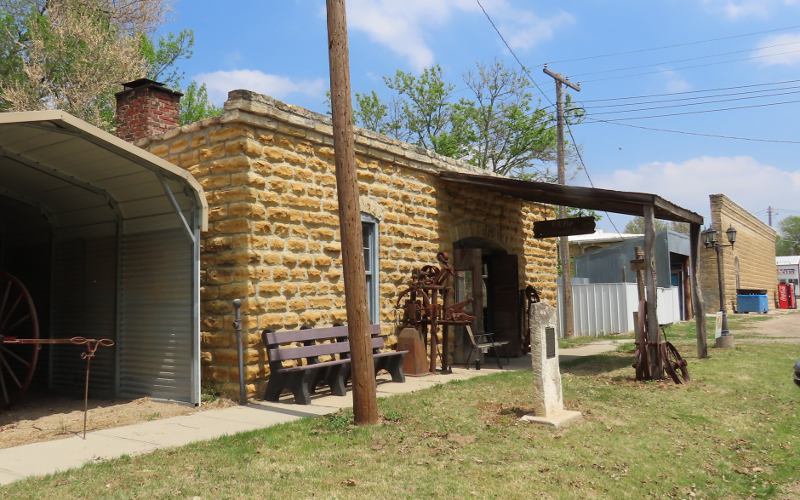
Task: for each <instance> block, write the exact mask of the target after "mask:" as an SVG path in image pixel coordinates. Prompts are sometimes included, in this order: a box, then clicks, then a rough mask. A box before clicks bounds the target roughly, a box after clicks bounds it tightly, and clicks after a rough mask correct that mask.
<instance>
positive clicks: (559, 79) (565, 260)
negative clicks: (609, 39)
mask: <svg viewBox="0 0 800 500" xmlns="http://www.w3.org/2000/svg"><path fill="white" fill-rule="evenodd" d="M544 72H545V74H546V75H548V76H550V77H551V78H552V79H553V80H554V81H555V82H556V117H557V124H556V135H557V138H556V140H557V141H558V142H557V145H558V148H557V154H558V183H559V184H561V185H565V184H566V183H567V173H566V166H565V158H564V156H565V153H564V99H563V95H562V88H561V86H562V85H566V86H567V87H569V88H571V89H573V90H575V91H576V92H580V91H581V86H580V84H577V83H572V82H570V81H569V79H567V78H566V77H565V76H563V75H561V74H559V73H556V72H554V71H550V70H549V69H548V68H547V66H545V67H544ZM566 216H567V209H566V207H559V208H558V217H559V218H560V219H563V218H565V217H566ZM558 255H559V260H560V261H561V281H562V282H563V287H564V311H563V312H562V324H563V325H564V336H565V337H572V336H573V335H574V334H575V326H574V324H573V323H574V321H573V317H572V269H571V268H570V263H569V238H568V237H567V236H562V237H561V238H560V239H559V242H558Z"/></svg>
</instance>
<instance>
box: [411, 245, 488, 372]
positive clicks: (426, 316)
mask: <svg viewBox="0 0 800 500" xmlns="http://www.w3.org/2000/svg"><path fill="white" fill-rule="evenodd" d="M436 260H438V261H439V265H438V266H433V265H426V266H423V267H422V268H420V269H418V270H417V269H415V270H413V271H412V273H411V280H410V281H409V284H408V288H406V289H405V290H403V291H402V292H400V294H399V295H398V297H397V302H396V307H397V309H401V310H402V311H403V315H402V320H401V323H402V326H404V327H412V328H416V329H417V330H418V331H419V332H420V333H421V334H422V336H423V337H428V338H429V339H430V371H431V372H435V371H436V357H437V356H438V355H439V354H438V346H437V344H438V338H437V332H438V328H439V326H440V325H441V326H443V327H444V331H443V336H442V337H443V344H444V346H445V347H444V348H443V349H442V351H443V352H442V354H441V365H442V371H443V372H446V373H447V372H450V366H449V361H448V359H447V353H446V352H445V351H446V346H447V342H448V336H449V333H448V330H449V329H448V326H450V325H468V324H471V323H472V322H473V321H474V320H475V316H474V315H472V314H470V313H468V312H466V310H465V309H466V308H467V306H469V305H471V304H472V299H469V300H465V301H462V302H457V303H452V298H453V295H454V293H453V287H452V284H451V283H452V278H453V276H454V275H455V272H454V270H453V267H452V266H451V265H450V262H449V258H448V255H447V253H446V252H439V253H438V254H436Z"/></svg>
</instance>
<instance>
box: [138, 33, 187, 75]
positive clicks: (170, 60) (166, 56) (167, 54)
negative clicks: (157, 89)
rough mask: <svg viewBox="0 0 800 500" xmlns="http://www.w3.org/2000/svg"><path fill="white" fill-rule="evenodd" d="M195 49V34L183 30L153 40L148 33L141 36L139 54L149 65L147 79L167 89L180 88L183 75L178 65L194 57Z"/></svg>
mask: <svg viewBox="0 0 800 500" xmlns="http://www.w3.org/2000/svg"><path fill="white" fill-rule="evenodd" d="M193 49H194V32H193V31H192V30H181V31H180V32H179V33H177V34H175V33H167V34H166V35H164V36H160V37H159V38H158V42H157V43H155V42H154V41H153V38H151V37H150V36H148V35H147V34H146V33H141V34H140V35H139V53H140V54H141V55H142V57H143V58H144V60H145V63H146V64H147V73H146V76H147V78H149V79H151V80H155V81H158V82H161V83H163V84H164V85H166V86H167V87H171V88H180V87H181V80H183V73H182V72H181V71H180V70H179V69H178V67H177V65H176V63H177V62H178V61H179V60H180V59H189V58H190V57H192V54H193Z"/></svg>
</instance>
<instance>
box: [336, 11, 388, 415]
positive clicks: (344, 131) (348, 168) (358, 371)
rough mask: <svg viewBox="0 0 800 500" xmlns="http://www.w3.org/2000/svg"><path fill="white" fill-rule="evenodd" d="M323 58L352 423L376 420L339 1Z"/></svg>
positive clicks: (347, 61)
mask: <svg viewBox="0 0 800 500" xmlns="http://www.w3.org/2000/svg"><path fill="white" fill-rule="evenodd" d="M326 7H327V14H328V57H329V61H330V75H331V76H330V79H331V104H332V110H333V148H334V154H335V163H336V191H337V194H338V196H339V227H340V231H341V236H342V267H343V274H344V293H345V306H346V309H347V326H348V329H347V331H348V339H349V341H350V355H351V358H352V362H351V370H352V380H353V414H354V420H355V423H356V425H364V424H375V423H377V422H378V403H377V400H376V394H375V390H376V387H375V368H374V361H373V359H372V342H371V341H370V337H371V335H370V324H369V314H368V311H367V282H366V279H365V276H366V274H365V271H364V253H363V252H362V247H361V245H362V234H361V210H360V207H359V204H358V178H357V173H356V157H355V150H354V139H353V110H352V101H351V97H350V56H349V53H348V47H347V18H346V15H345V6H344V0H327V1H326Z"/></svg>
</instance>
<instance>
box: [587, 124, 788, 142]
mask: <svg viewBox="0 0 800 500" xmlns="http://www.w3.org/2000/svg"><path fill="white" fill-rule="evenodd" d="M584 123H606V124H608V125H617V126H620V127H630V128H636V129H641V130H650V131H653V132H667V133H671V134H681V135H691V136H698V137H713V138H716V139H731V140H737V141H749V142H769V143H776V144H800V141H792V140H788V139H764V138H760V137H742V136H735V135H723V134H710V133H705V132H691V131H687V130H676V129H668V128H658V127H645V126H643V125H634V124H633V123H625V122H621V121H609V120H601V119H599V118H597V119H592V118H588V119H587V120H586V122H584Z"/></svg>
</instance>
